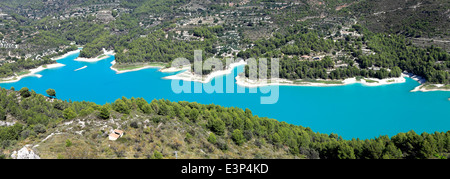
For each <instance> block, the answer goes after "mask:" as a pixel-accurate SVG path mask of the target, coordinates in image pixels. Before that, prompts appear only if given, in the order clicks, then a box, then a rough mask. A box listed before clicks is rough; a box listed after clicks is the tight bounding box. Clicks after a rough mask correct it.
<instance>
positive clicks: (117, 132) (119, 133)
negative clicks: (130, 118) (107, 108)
mask: <svg viewBox="0 0 450 179" xmlns="http://www.w3.org/2000/svg"><path fill="white" fill-rule="evenodd" d="M122 136H123V131H121V130H118V129H114V131H113V132H112V133H111V134H109V140H117V139H118V138H119V137H122Z"/></svg>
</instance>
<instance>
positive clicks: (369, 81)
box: [364, 79, 378, 83]
mask: <svg viewBox="0 0 450 179" xmlns="http://www.w3.org/2000/svg"><path fill="white" fill-rule="evenodd" d="M364 80H366V82H367V83H378V81H375V80H369V79H364Z"/></svg>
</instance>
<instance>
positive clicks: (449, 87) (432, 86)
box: [422, 84, 450, 89]
mask: <svg viewBox="0 0 450 179" xmlns="http://www.w3.org/2000/svg"><path fill="white" fill-rule="evenodd" d="M422 88H425V89H450V85H444V86H441V87H437V86H436V85H433V84H429V85H424V86H423V87H422Z"/></svg>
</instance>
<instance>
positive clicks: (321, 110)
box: [0, 54, 450, 139]
mask: <svg viewBox="0 0 450 179" xmlns="http://www.w3.org/2000/svg"><path fill="white" fill-rule="evenodd" d="M78 55H79V54H74V55H71V56H68V57H67V58H64V59H61V60H58V63H62V64H65V65H66V66H64V67H60V68H55V69H48V70H44V71H42V72H40V73H38V74H41V75H42V77H41V78H37V77H26V78H23V79H22V80H20V81H18V82H15V83H3V84H0V86H1V87H4V88H7V89H9V88H11V86H13V87H14V88H15V89H17V90H19V89H20V88H22V87H28V88H30V89H31V90H34V91H36V92H37V93H40V94H44V95H46V93H45V90H47V89H48V88H52V89H55V90H56V95H57V97H58V98H59V99H63V100H64V99H66V100H69V99H71V100H72V101H92V102H95V103H97V104H105V103H111V102H114V101H115V100H116V99H117V98H121V97H122V96H125V97H127V98H131V97H143V98H145V99H146V100H147V101H149V102H150V101H151V100H153V99H155V98H156V99H163V98H164V99H169V100H171V101H190V102H198V103H202V104H218V105H222V106H226V107H232V106H235V107H239V108H243V109H245V108H249V109H250V110H251V111H252V112H253V114H254V115H258V116H261V117H269V118H274V119H277V120H279V121H285V122H287V123H290V124H295V125H301V126H304V127H310V128H311V129H312V130H313V131H315V132H320V133H326V134H330V133H336V134H338V135H340V136H342V137H343V138H344V139H351V138H360V139H367V138H374V137H378V136H380V135H388V136H389V137H391V136H393V135H395V134H397V133H399V132H407V131H409V130H414V131H415V132H417V133H422V132H428V133H432V132H435V131H439V132H446V131H448V130H450V101H449V100H448V98H449V97H450V92H410V90H412V89H414V88H415V87H416V86H418V85H419V83H418V82H416V81H414V80H412V79H410V78H407V80H406V83H401V84H393V85H385V86H377V87H367V86H363V85H361V84H352V85H347V86H338V87H298V86H280V87H279V100H278V102H277V103H275V104H260V98H261V97H262V96H268V95H269V94H263V93H261V92H260V91H259V90H258V93H249V92H248V91H249V89H248V88H245V90H246V93H221V94H217V93H213V94H208V93H200V94H197V93H190V94H186V93H181V94H176V93H174V92H173V91H172V89H171V80H165V79H161V78H162V77H164V76H169V75H173V74H176V73H161V72H159V71H158V69H145V70H140V71H135V72H128V73H122V74H116V72H115V71H113V70H111V69H110V66H111V61H113V60H114V57H113V56H110V57H109V58H108V59H105V60H102V61H99V62H95V63H88V62H78V61H74V59H75V58H76V57H77V56H78ZM83 66H87V68H85V69H82V70H79V71H74V70H76V69H79V68H81V67H83ZM242 71H243V66H240V67H237V68H235V69H234V75H233V74H230V75H227V78H233V80H234V77H235V76H236V75H237V74H238V73H240V72H242ZM217 78H224V76H222V77H217ZM225 81H226V80H225V79H223V82H224V83H225ZM191 83H192V86H194V84H193V83H194V82H191ZM211 83H215V80H212V81H211ZM224 86H225V85H224ZM234 88H235V90H236V89H237V88H243V87H240V86H238V85H236V84H234Z"/></svg>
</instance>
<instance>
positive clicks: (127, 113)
mask: <svg viewBox="0 0 450 179" xmlns="http://www.w3.org/2000/svg"><path fill="white" fill-rule="evenodd" d="M48 91H52V90H48ZM53 92H54V91H53ZM51 95H57V91H56V94H55V93H53V94H51ZM0 105H1V108H0V120H2V121H5V120H6V121H14V122H15V124H14V125H12V126H8V127H7V126H2V127H0V144H1V149H0V150H3V152H6V151H8V150H10V149H14V148H21V147H22V146H20V145H24V144H23V142H25V141H26V143H35V144H36V143H39V141H40V140H42V139H43V138H44V137H46V136H48V135H49V134H50V133H52V132H55V131H62V132H64V131H65V132H66V133H69V131H67V130H68V129H63V127H64V126H66V125H67V124H70V123H73V121H77V120H78V121H80V120H83V121H84V122H83V125H88V123H95V122H102V121H110V120H113V121H114V119H118V120H119V121H120V123H122V124H123V125H118V126H122V127H121V128H122V129H126V131H127V134H125V137H124V138H123V139H121V140H118V143H110V145H111V146H112V147H108V149H106V148H103V149H92V148H95V144H96V143H104V142H105V141H108V139H107V135H102V134H103V133H102V132H99V131H100V129H99V131H96V130H95V128H94V127H90V128H89V129H86V128H85V129H84V130H88V131H89V130H93V131H92V132H89V133H86V134H83V135H82V136H85V137H82V136H80V135H79V134H74V135H73V136H71V135H62V138H61V141H63V143H62V144H52V145H55V146H53V147H51V148H50V149H46V150H50V151H40V154H41V155H45V156H46V157H49V158H56V157H57V156H56V155H58V158H65V157H73V158H77V157H88V158H135V157H138V158H139V156H140V157H144V158H145V157H147V158H171V157H173V153H172V152H171V151H176V150H177V151H180V153H184V152H186V153H188V151H190V150H192V148H190V147H189V146H191V147H192V146H194V145H195V146H196V147H198V148H199V149H203V150H202V151H203V153H204V154H201V153H202V152H198V153H196V152H194V153H191V154H190V155H191V157H195V158H197V157H200V158H204V157H208V158H209V157H212V158H216V157H219V158H222V157H225V158H242V157H244V158H265V157H269V158H270V156H272V157H275V158H277V157H281V156H282V157H287V158H292V157H297V158H309V159H318V158H321V159H424V158H448V155H449V154H448V153H449V152H450V132H435V133H431V134H429V133H425V132H424V133H422V134H417V133H415V132H414V131H409V132H406V133H399V134H397V135H395V136H392V137H388V136H380V137H377V138H374V139H365V140H360V139H352V140H344V139H342V137H340V136H339V135H337V134H321V133H317V132H313V130H312V129H310V128H307V127H306V128H305V127H302V126H296V125H292V124H287V123H285V122H279V121H277V120H275V119H269V118H266V117H259V116H255V115H253V114H252V112H251V111H250V110H249V109H245V110H243V109H240V108H235V107H231V108H226V107H221V106H218V105H212V104H211V105H203V104H198V103H195V102H194V103H190V102H184V101H180V102H171V101H168V100H164V99H161V100H156V99H155V100H152V101H151V102H147V101H146V100H145V99H143V98H131V99H127V98H125V97H123V98H121V99H117V100H116V101H115V102H114V103H107V104H104V105H97V104H95V103H91V102H71V101H62V100H58V99H55V98H54V96H49V97H46V96H43V95H40V94H36V93H35V92H34V91H30V90H29V89H27V88H22V89H20V90H19V91H15V90H14V89H11V90H7V89H3V88H2V89H1V90H0ZM136 116H139V117H137V118H136ZM71 121H72V122H71ZM148 121H150V123H149V122H148ZM144 124H145V127H144ZM151 126H153V127H151ZM161 126H165V127H164V128H165V130H161V129H159V128H160V127H161ZM177 126H178V127H177ZM116 127H117V126H116ZM71 128H73V127H71ZM77 128H79V127H77ZM180 129H182V130H180ZM166 132H170V133H171V135H168V134H167V133H166ZM88 134H89V135H88ZM64 136H65V137H64ZM74 136H75V137H74ZM127 136H128V137H127ZM170 136H178V137H177V138H173V139H169V138H167V137H170ZM55 140H56V139H55ZM68 140H69V142H70V145H68V144H67V141H68ZM174 142H175V143H174ZM152 143H156V144H157V145H156V146H158V147H156V146H153V144H152ZM88 144H89V145H93V146H90V147H85V146H84V145H88ZM41 145H44V144H41ZM57 145H61V147H59V148H62V149H59V148H58V149H57V147H58V146H57ZM64 146H65V147H64ZM102 146H103V145H102ZM125 146H134V147H125ZM148 146H153V147H151V148H148V150H150V151H146V150H147V148H146V147H148ZM77 147H80V149H79V150H85V149H86V150H94V151H93V152H92V153H90V154H89V155H87V156H86V155H75V153H76V151H78V149H77ZM81 147H85V148H81ZM99 147H100V146H99ZM52 148H54V151H51V150H52ZM249 149H251V150H249ZM111 150H113V151H111ZM183 150H186V151H183ZM67 151H72V152H75V153H71V154H70V155H69V153H66V152H67ZM108 151H109V152H112V153H108ZM230 151H233V152H230ZM252 151H253V152H252ZM255 151H259V152H255ZM78 152H79V151H78ZM105 152H106V153H108V155H106V154H105ZM205 152H206V153H205ZM236 153H237V154H241V156H239V155H236ZM262 153H264V154H262ZM146 154H148V155H146ZM289 156H290V157H289ZM2 157H3V158H8V157H9V156H7V155H3V156H2Z"/></svg>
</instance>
